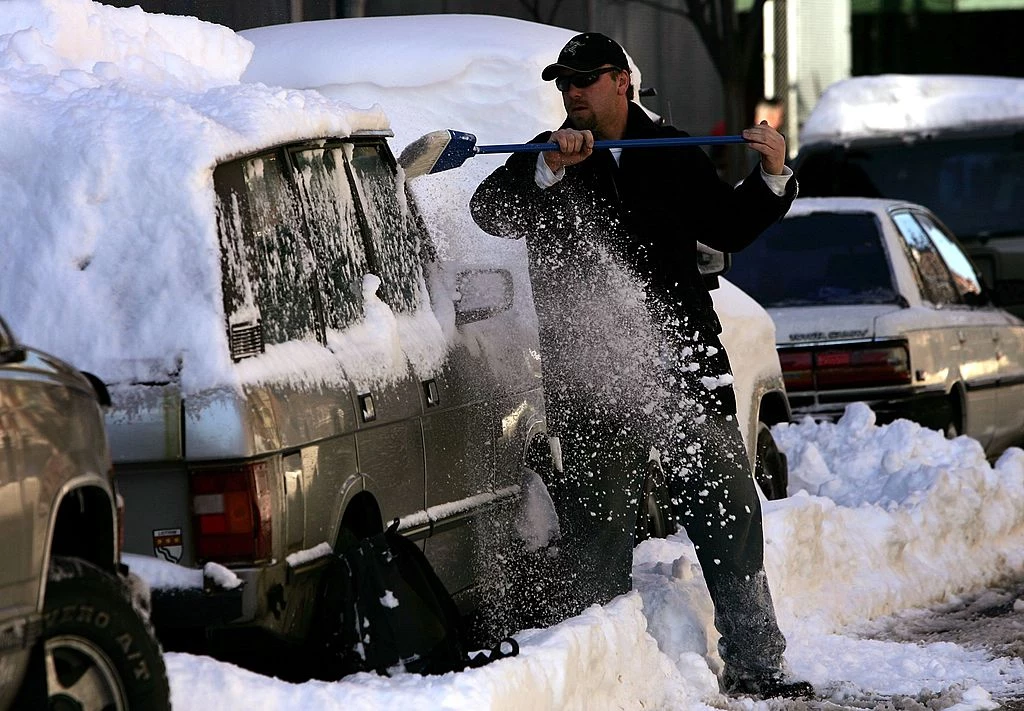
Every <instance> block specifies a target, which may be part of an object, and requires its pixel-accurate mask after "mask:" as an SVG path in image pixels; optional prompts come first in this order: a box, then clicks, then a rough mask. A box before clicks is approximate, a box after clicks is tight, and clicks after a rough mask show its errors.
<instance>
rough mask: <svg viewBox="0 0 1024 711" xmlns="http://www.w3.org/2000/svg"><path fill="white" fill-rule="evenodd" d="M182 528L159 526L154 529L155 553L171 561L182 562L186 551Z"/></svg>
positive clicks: (158, 556)
mask: <svg viewBox="0 0 1024 711" xmlns="http://www.w3.org/2000/svg"><path fill="white" fill-rule="evenodd" d="M184 550H185V549H184V548H183V547H182V540H181V529H180V528H157V529H154V530H153V555H155V556H156V557H157V558H162V559H163V560H166V561H167V562H169V563H179V562H181V555H182V553H184Z"/></svg>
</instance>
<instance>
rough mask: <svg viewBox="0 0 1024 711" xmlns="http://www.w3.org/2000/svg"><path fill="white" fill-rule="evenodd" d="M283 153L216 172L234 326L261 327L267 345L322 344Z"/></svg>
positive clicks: (307, 257)
mask: <svg viewBox="0 0 1024 711" xmlns="http://www.w3.org/2000/svg"><path fill="white" fill-rule="evenodd" d="M287 170H288V169H287V166H286V165H284V164H283V161H282V157H281V156H280V154H278V153H276V152H275V153H265V154H263V155H260V156H257V157H253V158H246V159H241V160H236V161H232V162H230V163H225V164H223V165H220V166H218V167H217V168H216V170H214V185H215V186H216V191H217V197H218V201H217V203H218V204H217V223H218V228H219V229H218V231H219V234H220V242H221V268H222V270H223V279H222V282H223V290H224V311H225V313H226V314H227V318H228V323H229V324H230V325H231V326H235V325H237V324H239V323H244V322H254V323H255V322H256V321H259V320H261V321H262V331H263V339H264V341H265V342H266V343H284V342H285V341H289V340H297V339H307V340H308V339H315V338H316V337H317V334H318V332H319V330H320V328H319V325H318V324H317V320H316V309H315V308H314V297H313V294H314V288H313V284H312V283H311V282H312V274H311V272H310V269H309V265H310V264H311V263H312V256H311V255H310V253H309V249H308V247H307V246H306V244H305V240H304V237H303V219H302V213H301V210H300V209H299V202H298V196H297V195H296V192H295V189H294V187H293V186H292V184H291V183H290V181H289V180H287V178H286V177H285V173H286V171H287Z"/></svg>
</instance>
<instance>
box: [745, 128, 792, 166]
mask: <svg viewBox="0 0 1024 711" xmlns="http://www.w3.org/2000/svg"><path fill="white" fill-rule="evenodd" d="M743 137H744V138H745V139H747V145H748V146H750V147H751V148H753V149H754V150H755V151H757V152H758V153H760V154H761V167H762V168H763V169H764V172H766V173H768V174H769V175H782V169H783V167H784V166H785V165H786V139H785V138H783V137H782V134H781V133H779V132H778V131H776V130H775V129H774V128H772V127H771V126H769V125H768V122H767V121H762V122H761V123H760V124H758V125H757V126H752V127H750V128H746V129H743Z"/></svg>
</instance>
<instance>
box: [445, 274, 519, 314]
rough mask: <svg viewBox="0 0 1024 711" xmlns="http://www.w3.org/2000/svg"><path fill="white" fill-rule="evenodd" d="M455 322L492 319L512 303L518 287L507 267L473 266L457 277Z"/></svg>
mask: <svg viewBox="0 0 1024 711" xmlns="http://www.w3.org/2000/svg"><path fill="white" fill-rule="evenodd" d="M455 288H456V290H457V292H458V294H457V296H456V299H455V325H456V326H462V325H463V324H467V323H473V322H474V321H482V320H483V319H487V318H490V317H492V316H494V315H496V314H499V313H501V312H502V311H506V310H508V309H509V308H510V307H511V306H512V301H513V299H514V298H515V287H514V286H513V283H512V274H511V273H510V272H509V271H508V270H507V269H470V270H467V271H463V272H459V274H458V276H456V277H455Z"/></svg>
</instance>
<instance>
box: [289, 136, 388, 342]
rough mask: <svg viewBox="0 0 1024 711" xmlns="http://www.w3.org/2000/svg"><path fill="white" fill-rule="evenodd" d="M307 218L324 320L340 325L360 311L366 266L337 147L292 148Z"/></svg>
mask: <svg viewBox="0 0 1024 711" xmlns="http://www.w3.org/2000/svg"><path fill="white" fill-rule="evenodd" d="M292 160H293V162H294V164H295V171H296V173H295V174H296V184H297V185H298V189H299V193H300V194H301V195H302V204H303V206H304V208H305V209H306V212H307V215H306V219H307V221H308V224H309V231H308V234H309V245H310V252H311V258H312V264H311V265H310V268H311V270H312V271H313V273H315V274H316V277H317V281H318V283H319V284H320V293H321V295H322V300H323V304H322V308H323V313H324V324H325V325H326V327H327V328H331V329H338V330H341V329H344V328H345V327H346V326H348V325H350V324H352V323H354V322H355V321H356V320H358V319H359V317H360V316H361V315H362V279H363V275H364V274H366V272H367V271H370V270H369V269H368V267H367V263H366V248H365V247H364V243H363V235H362V230H361V228H360V224H359V218H358V216H357V214H356V207H355V202H354V200H353V196H352V186H351V184H350V183H349V179H348V176H347V174H346V171H345V164H344V153H343V151H342V150H341V148H339V147H333V148H319V149H310V150H303V151H298V152H295V153H293V154H292Z"/></svg>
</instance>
